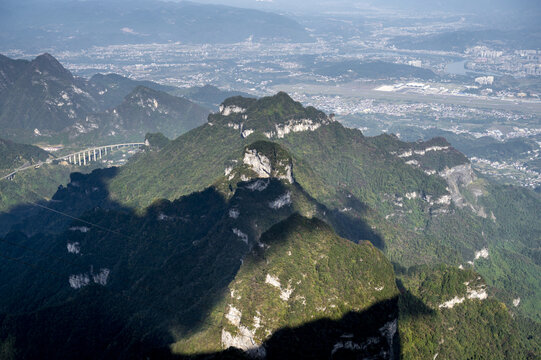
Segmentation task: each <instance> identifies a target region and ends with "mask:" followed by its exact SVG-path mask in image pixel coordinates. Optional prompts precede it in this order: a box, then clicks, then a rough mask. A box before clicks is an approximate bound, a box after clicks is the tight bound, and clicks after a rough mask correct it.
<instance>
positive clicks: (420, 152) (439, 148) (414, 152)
mask: <svg viewBox="0 0 541 360" xmlns="http://www.w3.org/2000/svg"><path fill="white" fill-rule="evenodd" d="M448 149H449V146H431V147H427V148H426V149H423V150H406V151H404V152H403V153H401V154H398V157H400V158H406V157H410V156H413V155H425V154H426V153H427V152H429V151H442V150H448Z"/></svg>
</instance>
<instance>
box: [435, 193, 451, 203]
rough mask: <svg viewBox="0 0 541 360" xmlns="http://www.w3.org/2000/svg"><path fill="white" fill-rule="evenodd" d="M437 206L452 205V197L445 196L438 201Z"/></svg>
mask: <svg viewBox="0 0 541 360" xmlns="http://www.w3.org/2000/svg"><path fill="white" fill-rule="evenodd" d="M436 204H440V205H451V195H443V196H442V197H440V198H439V199H437V200H436Z"/></svg>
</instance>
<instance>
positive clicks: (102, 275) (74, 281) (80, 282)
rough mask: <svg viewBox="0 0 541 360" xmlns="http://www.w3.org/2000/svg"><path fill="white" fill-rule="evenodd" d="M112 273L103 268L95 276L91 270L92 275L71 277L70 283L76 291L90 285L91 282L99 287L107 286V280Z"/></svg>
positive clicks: (85, 274) (84, 274)
mask: <svg viewBox="0 0 541 360" xmlns="http://www.w3.org/2000/svg"><path fill="white" fill-rule="evenodd" d="M110 273H111V271H110V270H109V269H107V268H103V269H100V272H99V273H97V274H94V271H93V270H92V268H91V269H90V273H83V274H74V275H70V277H69V279H68V281H69V284H70V286H71V287H72V288H74V289H80V288H82V287H85V286H87V285H89V284H90V282H91V281H93V282H94V283H96V284H98V285H102V286H105V285H107V279H108V278H109V274H110Z"/></svg>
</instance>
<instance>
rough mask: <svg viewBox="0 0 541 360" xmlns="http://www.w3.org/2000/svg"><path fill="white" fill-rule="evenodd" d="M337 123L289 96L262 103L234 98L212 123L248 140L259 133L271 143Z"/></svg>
mask: <svg viewBox="0 0 541 360" xmlns="http://www.w3.org/2000/svg"><path fill="white" fill-rule="evenodd" d="M333 121H335V120H334V117H333V116H327V115H326V114H325V113H324V112H322V111H319V110H316V109H315V108H313V107H310V106H309V107H306V108H305V107H303V106H302V104H301V103H299V102H296V101H294V100H293V99H291V98H290V97H289V96H288V95H287V94H286V93H282V92H281V93H278V94H276V95H274V96H269V97H264V98H261V99H251V98H244V97H240V96H237V97H232V98H229V99H226V100H225V101H224V102H223V103H222V104H221V105H220V107H219V112H218V113H216V114H212V115H210V116H209V123H211V124H212V125H214V124H221V125H222V126H226V127H229V128H231V129H233V130H237V131H239V134H240V136H241V137H243V138H246V137H248V136H250V135H252V134H253V133H259V134H263V135H264V136H266V137H267V138H268V139H275V138H283V137H285V136H287V135H288V134H291V133H296V132H302V131H315V130H317V129H318V128H320V127H321V126H324V125H328V124H330V123H332V122H333Z"/></svg>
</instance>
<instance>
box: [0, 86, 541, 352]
mask: <svg viewBox="0 0 541 360" xmlns="http://www.w3.org/2000/svg"><path fill="white" fill-rule="evenodd" d="M152 91H155V90H152ZM138 102H139V100H137V99H136V100H135V103H138ZM147 136H148V138H149V139H150V140H152V143H155V144H158V143H159V146H153V145H152V144H150V146H149V148H148V149H147V150H146V151H145V152H144V153H142V154H140V155H139V156H137V157H136V158H133V160H131V161H130V162H129V163H128V164H127V165H125V166H123V167H122V168H110V169H102V170H96V171H94V172H93V173H92V174H89V175H82V174H77V173H74V174H72V175H71V181H70V183H69V184H68V185H67V186H66V187H61V188H59V189H58V191H57V193H56V194H55V195H54V197H53V198H52V199H51V201H43V202H41V203H40V206H35V205H21V206H19V207H15V208H13V209H12V210H11V211H10V212H9V213H7V214H3V215H1V217H0V223H1V222H2V221H3V220H4V219H6V216H8V217H11V218H10V223H16V224H17V225H16V226H13V227H11V229H6V228H5V227H3V228H2V229H0V231H1V232H2V235H3V237H2V238H0V240H2V241H0V250H1V251H2V255H3V256H5V257H6V260H5V265H4V266H3V268H2V272H0V279H1V281H0V284H1V287H0V289H1V291H2V293H3V294H9V296H3V297H0V313H3V314H5V315H1V316H0V323H1V326H0V341H1V345H2V349H3V351H4V353H5V354H7V355H9V356H11V355H13V356H14V355H15V354H17V356H19V357H20V358H38V357H40V356H43V354H47V357H48V358H76V357H80V356H81V354H84V355H87V356H88V357H89V358H97V357H100V358H104V357H105V358H134V357H142V358H145V357H149V358H175V357H176V356H180V357H194V358H201V359H203V358H204V359H209V358H210V359H213V358H249V357H252V358H253V357H260V358H263V357H265V358H268V359H283V358H303V357H304V358H316V359H328V358H358V357H372V358H378V359H396V358H405V359H418V358H434V357H438V356H441V357H442V358H456V359H462V358H471V357H475V356H477V357H481V358H494V359H508V358H510V359H522V358H528V357H532V358H536V357H538V355H539V349H540V344H541V339H540V336H539V334H540V333H541V332H540V331H539V330H540V326H539V322H540V319H539V307H538V304H539V299H540V293H539V289H540V288H541V286H540V284H539V277H538V276H537V275H538V273H539V270H540V265H539V263H538V261H537V259H538V249H537V248H538V239H539V234H540V233H541V228H540V227H539V226H540V225H539V222H538V221H536V217H537V214H538V210H539V208H540V205H541V198H540V197H539V195H538V194H535V193H534V192H531V191H528V190H525V189H517V188H513V187H501V186H497V185H493V184H491V183H489V182H487V181H486V180H485V179H483V178H480V177H479V176H478V175H477V174H476V173H475V172H474V171H473V170H472V169H471V165H470V163H469V160H468V159H467V158H466V157H465V156H464V155H463V154H461V153H460V152H458V151H457V150H456V149H454V148H453V147H451V146H450V144H449V143H448V142H447V141H446V140H445V139H443V138H435V139H432V140H429V141H425V142H415V143H407V142H403V141H400V140H399V139H398V138H397V137H396V136H393V135H382V136H378V137H373V138H369V137H365V136H364V135H363V134H362V133H361V132H360V131H359V130H356V129H347V128H344V127H343V126H342V125H341V124H339V123H337V122H336V121H334V119H333V118H332V117H331V116H328V115H326V114H325V113H323V112H321V111H319V110H317V109H315V108H312V107H303V106H302V105H301V104H300V103H298V102H295V101H293V100H292V99H291V98H290V97H289V96H288V95H287V94H285V93H278V94H276V95H275V96H270V97H264V98H261V99H253V98H245V97H241V96H236V97H232V98H229V99H226V100H225V101H223V102H222V103H221V104H220V106H219V111H218V112H216V113H214V114H211V115H210V116H209V118H208V122H207V123H206V124H204V125H201V126H199V127H197V128H195V129H193V130H191V131H189V132H187V133H185V134H183V135H181V136H179V137H178V138H176V139H174V140H173V141H170V142H167V141H163V140H164V139H163V137H162V136H160V135H157V134H149V135H147ZM150 140H149V142H150ZM62 213H63V214H69V215H70V216H71V217H66V216H61V215H59V214H62ZM74 218H75V219H74ZM4 224H6V222H4ZM14 244H15V245H14ZM44 254H47V256H44ZM442 263H444V265H442ZM28 264H32V266H30V265H28ZM49 324H53V325H49ZM57 324H66V325H57ZM46 335H49V336H46ZM502 339H505V340H502ZM427 344H429V345H427Z"/></svg>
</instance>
